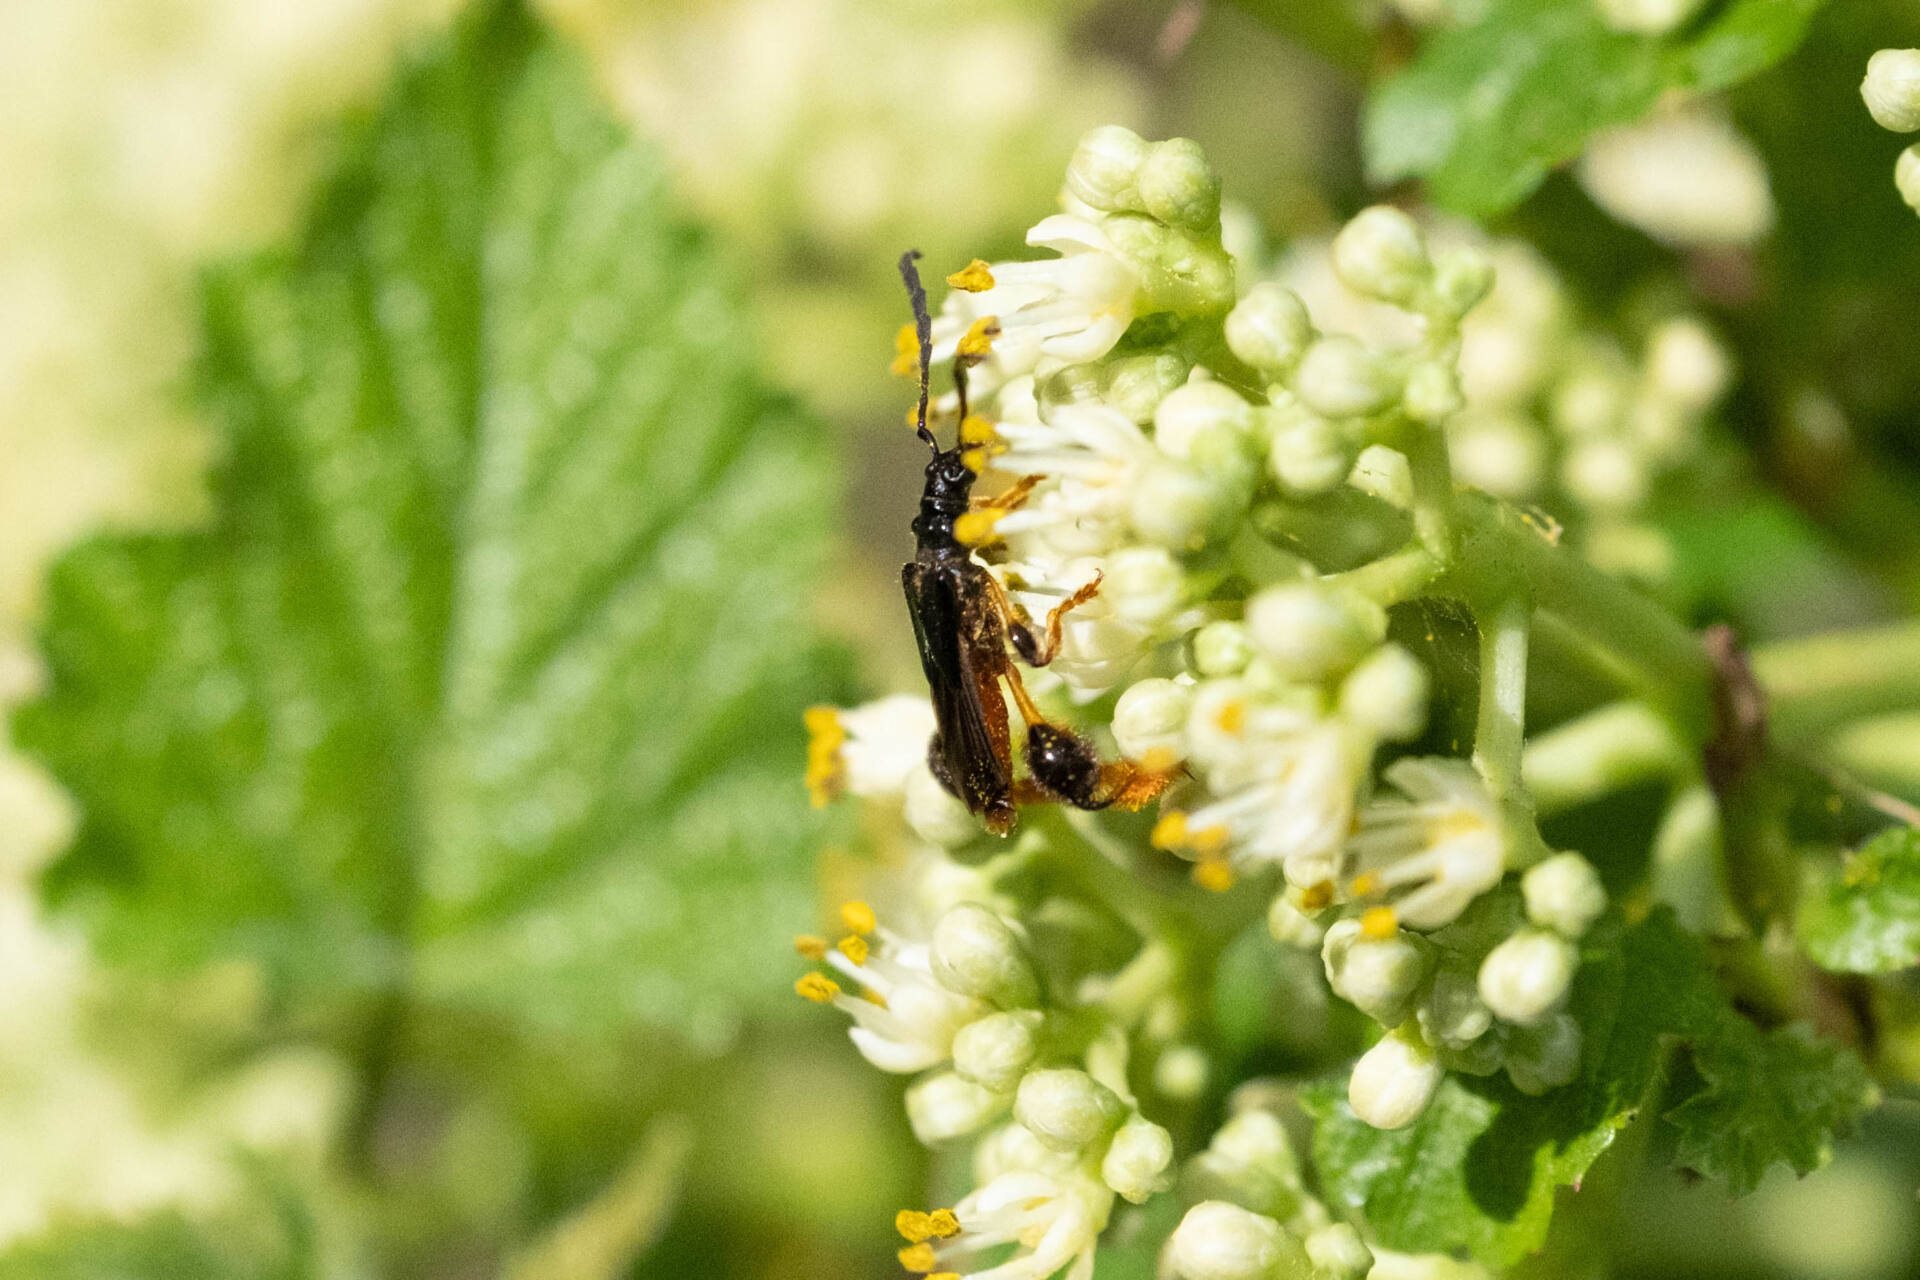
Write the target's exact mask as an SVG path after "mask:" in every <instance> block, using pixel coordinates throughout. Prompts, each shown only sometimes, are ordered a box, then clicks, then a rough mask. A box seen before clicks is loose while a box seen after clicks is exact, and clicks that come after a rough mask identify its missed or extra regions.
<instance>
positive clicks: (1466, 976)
mask: <svg viewBox="0 0 1920 1280" xmlns="http://www.w3.org/2000/svg"><path fill="white" fill-rule="evenodd" d="M1419 1017H1420V1032H1421V1034H1422V1035H1423V1036H1424V1037H1425V1038H1426V1039H1427V1041H1428V1042H1429V1043H1431V1044H1435V1045H1439V1046H1441V1047H1442V1048H1447V1049H1465V1048H1466V1047H1467V1046H1468V1045H1470V1044H1472V1043H1474V1042H1475V1041H1476V1040H1478V1039H1480V1037H1482V1036H1484V1035H1486V1033H1487V1031H1488V1030H1489V1029H1490V1028H1491V1027H1492V1026H1493V1010H1491V1009H1489V1008H1487V1003H1486V1001H1484V1000H1482V999H1481V998H1480V989H1479V986H1478V985H1477V984H1476V983H1475V982H1474V978H1473V974H1472V972H1470V971H1467V970H1462V969H1455V968H1451V967H1449V968H1443V969H1441V970H1440V972H1438V973H1436V974H1435V975H1434V976H1433V985H1432V986H1431V987H1429V988H1428V989H1427V996H1426V999H1424V1000H1422V1001H1421V1002H1420V1011H1419Z"/></svg>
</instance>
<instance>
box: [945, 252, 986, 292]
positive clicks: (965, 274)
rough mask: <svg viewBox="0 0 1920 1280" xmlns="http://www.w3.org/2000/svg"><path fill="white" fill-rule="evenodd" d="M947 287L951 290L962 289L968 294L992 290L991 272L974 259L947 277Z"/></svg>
mask: <svg viewBox="0 0 1920 1280" xmlns="http://www.w3.org/2000/svg"><path fill="white" fill-rule="evenodd" d="M947 285H948V287H949V288H953V289H964V290H966V291H967V292H968V293H985V292H986V291H987V290H989V289H991V288H993V272H992V271H990V270H988V269H987V264H986V263H984V262H982V261H980V259H978V258H975V259H974V260H973V261H972V262H969V263H968V264H967V265H966V266H964V267H962V268H960V269H959V270H958V271H956V272H954V273H953V274H952V275H950V276H948V277H947Z"/></svg>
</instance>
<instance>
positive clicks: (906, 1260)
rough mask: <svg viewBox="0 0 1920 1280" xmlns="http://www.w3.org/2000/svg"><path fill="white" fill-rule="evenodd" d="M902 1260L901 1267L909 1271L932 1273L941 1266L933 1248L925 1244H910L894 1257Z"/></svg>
mask: <svg viewBox="0 0 1920 1280" xmlns="http://www.w3.org/2000/svg"><path fill="white" fill-rule="evenodd" d="M894 1256H895V1257H897V1258H899V1259H900V1265H901V1266H903V1267H905V1268H906V1269H907V1270H909V1271H931V1270H933V1269H934V1268H935V1267H936V1266H938V1265H940V1264H939V1260H938V1259H937V1258H936V1257H935V1256H934V1252H933V1246H932V1245H930V1244H927V1243H925V1242H924V1241H923V1242H921V1243H920V1244H910V1245H908V1246H907V1247H906V1248H904V1249H902V1250H901V1251H900V1252H899V1253H897V1254H895V1255H894Z"/></svg>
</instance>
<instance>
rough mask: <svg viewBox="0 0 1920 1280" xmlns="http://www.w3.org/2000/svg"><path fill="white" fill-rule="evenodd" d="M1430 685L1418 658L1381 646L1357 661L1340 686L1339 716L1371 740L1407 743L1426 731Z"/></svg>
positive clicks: (1393, 646)
mask: <svg viewBox="0 0 1920 1280" xmlns="http://www.w3.org/2000/svg"><path fill="white" fill-rule="evenodd" d="M1430 686H1431V682H1430V680H1429V679H1428V676H1427V669H1426V667H1424V666H1423V665H1421V662H1420V660H1419V659H1418V658H1416V657H1414V656H1413V655H1412V654H1411V653H1408V652H1407V651H1406V650H1405V649H1403V648H1401V647H1400V646H1399V645H1397V644H1385V645H1382V646H1380V647H1379V648H1378V649H1375V650H1374V651H1373V652H1372V653H1370V654H1368V655H1367V656H1366V657H1365V658H1364V659H1362V660H1361V662H1360V665H1359V666H1357V667H1355V668H1354V669H1353V672H1352V674H1350V675H1349V676H1348V677H1347V678H1346V680H1344V681H1343V682H1342V683H1341V685H1340V714H1341V715H1342V716H1344V717H1345V718H1346V719H1347V720H1348V721H1349V722H1351V723H1353V724H1356V725H1359V726H1360V727H1361V728H1363V729H1365V730H1366V731H1367V732H1368V733H1371V734H1372V735H1373V736H1374V737H1376V738H1380V739H1383V740H1384V741H1387V742H1411V741H1412V740H1413V739H1415V738H1417V737H1419V736H1420V731H1421V730H1422V729H1424V728H1426V727H1427V697H1428V693H1429V690H1430Z"/></svg>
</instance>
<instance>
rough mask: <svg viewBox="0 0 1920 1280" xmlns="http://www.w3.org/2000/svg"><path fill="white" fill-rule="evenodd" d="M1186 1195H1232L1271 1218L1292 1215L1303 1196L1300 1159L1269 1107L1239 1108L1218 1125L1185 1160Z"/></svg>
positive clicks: (1225, 1197)
mask: <svg viewBox="0 0 1920 1280" xmlns="http://www.w3.org/2000/svg"><path fill="white" fill-rule="evenodd" d="M1186 1182H1187V1185H1186V1186H1185V1187H1184V1188H1183V1192H1184V1194H1185V1195H1186V1196H1187V1198H1189V1199H1202V1200H1206V1199H1211V1200H1231V1201H1233V1203H1235V1204H1237V1205H1241V1206H1242V1207H1244V1208H1248V1209H1251V1210H1253V1211H1254V1212H1255V1213H1264V1214H1266V1215H1267V1216H1269V1217H1273V1218H1287V1219H1290V1218H1292V1217H1293V1216H1294V1215H1295V1214H1296V1213H1298V1212H1299V1211H1300V1208H1301V1206H1302V1204H1303V1203H1305V1200H1306V1184H1305V1182H1304V1181H1303V1180H1302V1179H1301V1176H1300V1161H1299V1159H1298V1158H1297V1157H1296V1156H1295V1155H1294V1152H1293V1143H1292V1141H1291V1140H1290V1139H1289V1138H1288V1137H1287V1130H1286V1126H1284V1125H1282V1124H1281V1123H1280V1120H1279V1117H1277V1116H1275V1115H1274V1114H1273V1113H1272V1112H1271V1111H1265V1110H1260V1109H1257V1108H1256V1109H1253V1110H1247V1111H1242V1112H1241V1113H1240V1114H1239V1115H1236V1116H1235V1117H1234V1118H1233V1119H1231V1120H1229V1121H1227V1122H1226V1123H1225V1124H1223V1125H1221V1126H1220V1128H1219V1129H1217V1130H1216V1131H1215V1132H1214V1135H1213V1138H1212V1139H1211V1140H1210V1141H1209V1142H1208V1143H1207V1149H1206V1150H1205V1151H1202V1152H1201V1153H1200V1154H1199V1155H1197V1156H1195V1157H1194V1158H1193V1159H1192V1160H1191V1161H1189V1162H1188V1166H1187V1174H1186Z"/></svg>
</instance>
